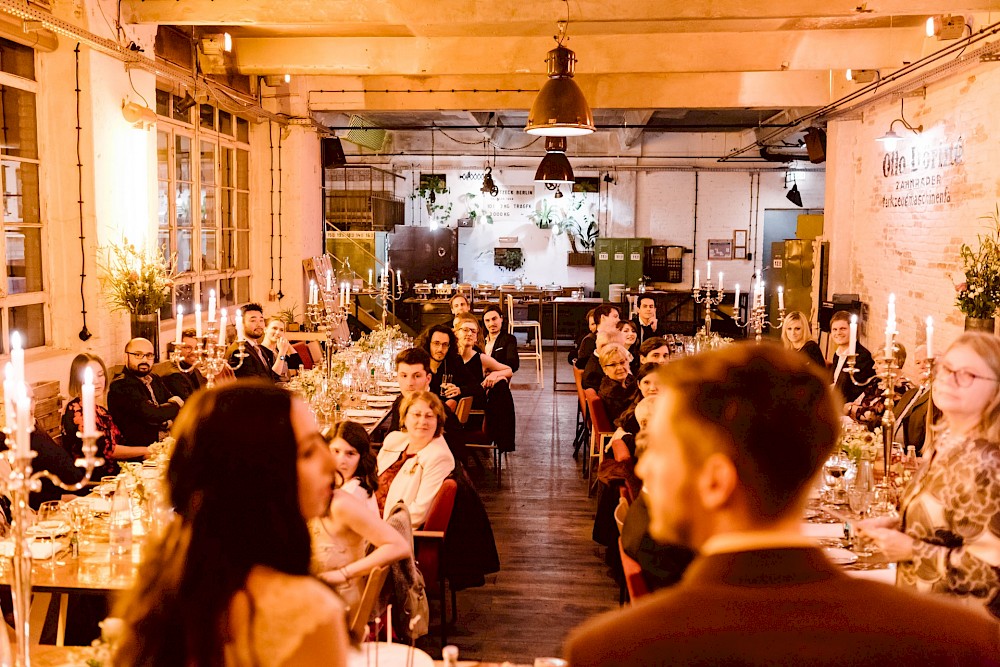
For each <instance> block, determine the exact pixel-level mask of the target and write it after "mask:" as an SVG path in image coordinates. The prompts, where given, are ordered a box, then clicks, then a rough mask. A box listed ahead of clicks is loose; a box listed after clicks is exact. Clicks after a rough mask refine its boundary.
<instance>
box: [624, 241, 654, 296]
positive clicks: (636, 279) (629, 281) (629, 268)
mask: <svg viewBox="0 0 1000 667" xmlns="http://www.w3.org/2000/svg"><path fill="white" fill-rule="evenodd" d="M652 242H653V240H652V239H627V242H626V255H625V287H626V288H627V289H634V288H636V287H638V286H639V283H640V282H642V259H643V256H644V255H645V254H646V248H647V247H648V246H649V245H650V244H651V243H652Z"/></svg>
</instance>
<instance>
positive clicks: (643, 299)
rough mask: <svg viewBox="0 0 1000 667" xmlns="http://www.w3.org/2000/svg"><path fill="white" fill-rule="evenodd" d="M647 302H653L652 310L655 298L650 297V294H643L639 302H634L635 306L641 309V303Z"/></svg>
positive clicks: (654, 305)
mask: <svg viewBox="0 0 1000 667" xmlns="http://www.w3.org/2000/svg"><path fill="white" fill-rule="evenodd" d="M647 300H648V301H652V302H653V307H654V308H655V307H656V297H654V296H652V295H650V294H643V295H641V296H640V297H639V300H638V301H636V304H637V305H638V306H640V307H641V306H642V302H643V301H647Z"/></svg>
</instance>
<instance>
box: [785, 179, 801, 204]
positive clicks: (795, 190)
mask: <svg viewBox="0 0 1000 667" xmlns="http://www.w3.org/2000/svg"><path fill="white" fill-rule="evenodd" d="M785 199H787V200H788V201H790V202H792V203H793V204H795V205H796V206H798V207H799V208H802V193H801V192H799V184H798V183H792V189H791V190H789V191H788V194H786V195H785Z"/></svg>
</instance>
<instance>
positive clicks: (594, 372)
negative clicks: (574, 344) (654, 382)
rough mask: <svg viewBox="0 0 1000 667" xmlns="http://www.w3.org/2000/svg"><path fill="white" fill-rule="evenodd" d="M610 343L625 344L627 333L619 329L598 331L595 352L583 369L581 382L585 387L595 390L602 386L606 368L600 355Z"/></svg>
mask: <svg viewBox="0 0 1000 667" xmlns="http://www.w3.org/2000/svg"><path fill="white" fill-rule="evenodd" d="M608 345H622V346H624V345H625V334H623V333H622V332H621V331H618V330H617V329H614V330H612V331H598V332H597V336H596V337H595V347H594V354H592V355H590V359H589V360H587V365H586V366H584V369H583V378H582V379H581V384H583V388H584V389H593V390H594V391H597V390H598V389H599V388H600V386H601V381H602V380H604V375H605V373H604V368H603V367H602V366H601V359H600V357H599V355H600V354H601V351H602V350H604V348H605V347H607V346H608ZM630 363H631V362H630ZM630 368H631V366H630Z"/></svg>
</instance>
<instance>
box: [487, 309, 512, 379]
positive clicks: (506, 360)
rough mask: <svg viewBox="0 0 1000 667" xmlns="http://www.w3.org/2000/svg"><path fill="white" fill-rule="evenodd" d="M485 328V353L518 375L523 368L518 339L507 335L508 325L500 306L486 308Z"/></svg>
mask: <svg viewBox="0 0 1000 667" xmlns="http://www.w3.org/2000/svg"><path fill="white" fill-rule="evenodd" d="M483 326H484V327H485V328H486V339H485V341H484V343H485V344H484V347H483V352H485V353H486V355H487V356H490V357H493V358H494V359H496V360H497V361H499V362H500V363H501V364H503V365H504V366H508V367H509V368H510V370H511V372H512V373H516V372H517V369H518V368H520V367H521V358H520V357H519V356H517V339H516V338H514V336H513V335H511V334H509V333H507V323H506V322H504V319H503V313H502V312H501V310H500V306H495V305H489V306H486V310H484V311H483Z"/></svg>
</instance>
